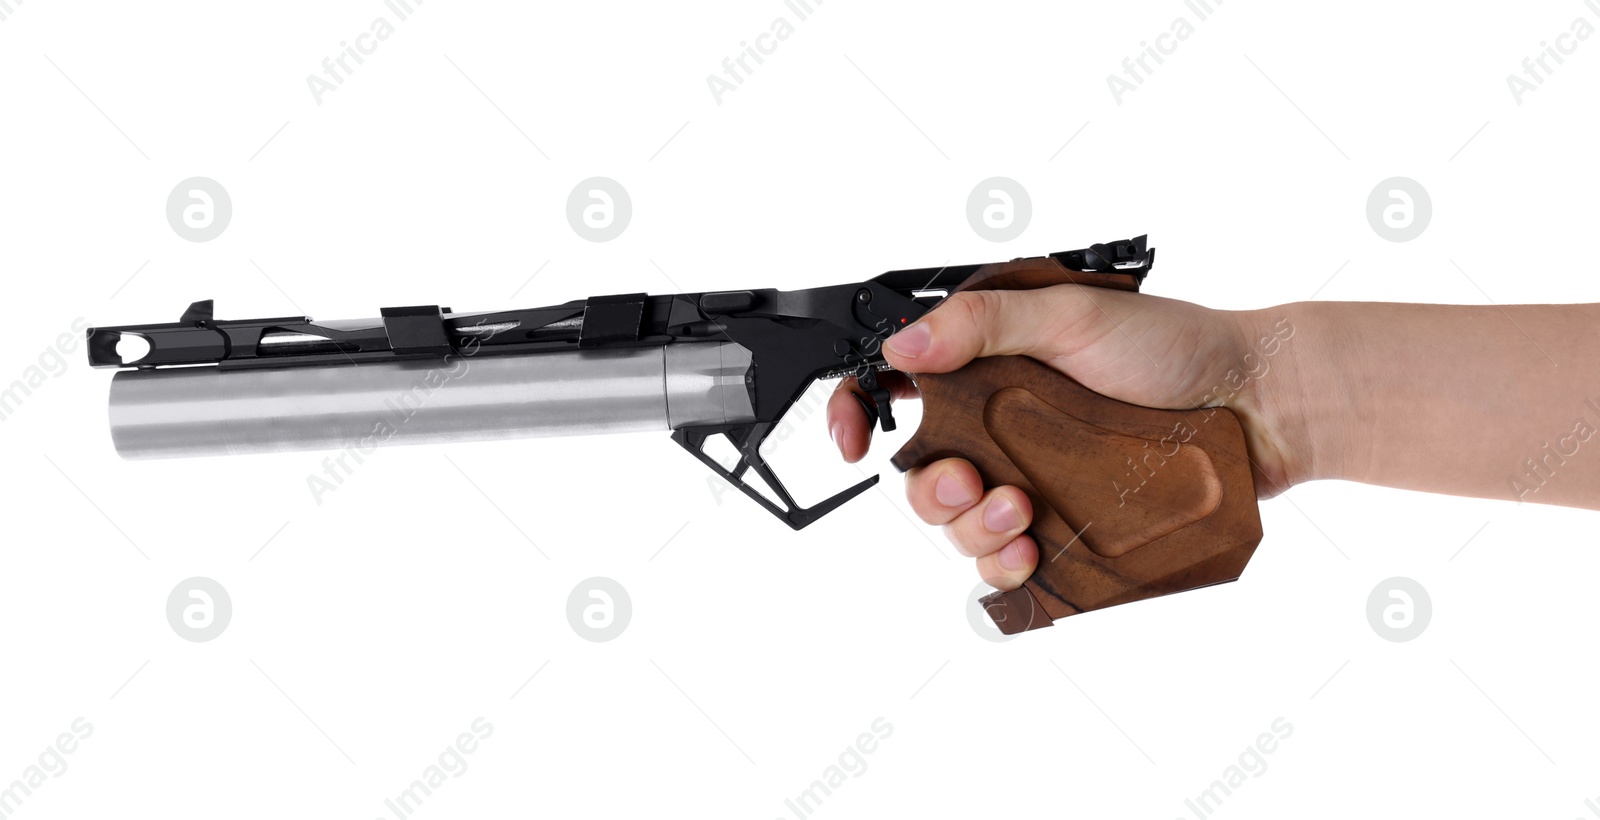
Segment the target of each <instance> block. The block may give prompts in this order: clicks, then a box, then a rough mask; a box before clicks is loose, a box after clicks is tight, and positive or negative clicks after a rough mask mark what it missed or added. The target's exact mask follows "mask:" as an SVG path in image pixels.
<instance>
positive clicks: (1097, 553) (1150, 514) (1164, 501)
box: [892, 356, 1261, 634]
mask: <svg viewBox="0 0 1600 820" xmlns="http://www.w3.org/2000/svg"><path fill="white" fill-rule="evenodd" d="M914 379H915V381H916V384H917V388H918V390H919V391H920V392H921V394H922V399H923V404H924V410H923V420H922V424H921V427H920V428H919V429H918V431H917V433H916V435H915V436H913V437H912V439H911V440H910V441H909V442H908V443H907V444H906V445H905V447H904V448H902V449H901V450H900V452H898V453H896V454H895V456H894V458H893V459H892V461H893V464H894V466H895V467H897V468H899V469H901V470H908V469H910V468H912V467H919V466H923V465H926V464H928V463H930V462H932V461H935V460H938V459H941V458H948V457H957V456H958V457H961V458H965V459H967V460H968V461H971V462H972V463H973V465H974V466H976V467H977V469H978V473H979V475H981V476H982V477H983V481H984V485H985V486H991V487H992V486H997V485H1002V484H1009V485H1013V486H1016V487H1018V488H1020V489H1022V490H1023V491H1024V492H1026V493H1027V494H1028V497H1029V499H1030V500H1031V501H1032V502H1033V508H1034V518H1033V524H1032V526H1031V527H1030V528H1029V530H1028V533H1029V534H1030V535H1032V536H1033V538H1034V540H1035V541H1036V542H1037V543H1038V546H1039V565H1038V568H1037V569H1036V570H1035V571H1034V573H1033V575H1032V576H1031V577H1030V578H1029V579H1028V580H1027V582H1026V583H1025V584H1024V585H1023V586H1022V588H1020V589H1017V590H1012V591H1010V592H1002V593H995V594H993V595H990V596H987V597H986V598H984V599H983V603H984V607H985V609H986V610H987V611H988V612H989V615H990V617H991V618H993V619H994V621H995V623H996V625H997V626H999V627H1000V629H1001V631H1002V632H1005V633H1006V634H1014V633H1016V632H1021V631H1024V630H1028V629H1036V628H1039V627H1043V626H1049V625H1050V624H1051V623H1053V622H1054V620H1055V619H1057V618H1063V617H1066V616H1068V615H1075V614H1077V613H1080V612H1087V611H1089V610H1093V609H1100V608H1103V607H1107V606H1113V605H1116V604H1122V603H1128V602H1130V601H1137V600H1142V599H1145V598H1152V597H1155V596H1158V595H1166V594H1169V593H1173V592H1181V591H1184V590H1188V589H1194V588H1196V587H1201V586H1206V585H1210V584H1216V583H1221V582H1224V581H1232V580H1234V579H1236V578H1238V577H1239V574H1240V573H1241V572H1243V570H1244V567H1245V564H1246V563H1247V562H1248V561H1249V560H1250V555H1251V553H1253V552H1254V551H1255V547H1256V544H1258V543H1259V542H1260V540H1261V519H1260V515H1259V513H1258V511H1257V508H1256V496H1255V487H1254V483H1253V481H1252V478H1251V472H1250V462H1249V458H1248V456H1247V454H1246V449H1245V442H1244V432H1243V429H1242V428H1241V427H1240V425H1239V420H1238V418H1237V417H1235V416H1234V415H1233V413H1232V412H1230V411H1229V410H1227V409H1223V408H1201V409H1196V410H1181V411H1177V410H1155V409H1151V408H1148V407H1139V406H1137V405H1132V404H1126V403H1124V402H1120V401H1117V400H1115V399H1110V398H1106V397H1104V396H1101V395H1099V394H1097V393H1094V392H1093V391H1091V390H1089V389H1088V388H1085V387H1083V386H1082V385H1080V384H1078V383H1077V382H1075V381H1073V380H1072V379H1069V378H1067V377H1066V376H1064V375H1062V374H1061V373H1059V372H1057V371H1055V370H1053V369H1051V368H1049V367H1046V366H1045V365H1043V364H1040V363H1039V362H1037V361H1034V360H1033V359H1029V358H1026V357H1022V356H1000V357H992V358H983V359H975V360H973V361H972V362H971V363H969V364H968V365H966V366H965V367H963V368H961V369H960V370H958V371H956V372H954V373H945V374H936V375H935V374H921V375H915V376H914Z"/></svg>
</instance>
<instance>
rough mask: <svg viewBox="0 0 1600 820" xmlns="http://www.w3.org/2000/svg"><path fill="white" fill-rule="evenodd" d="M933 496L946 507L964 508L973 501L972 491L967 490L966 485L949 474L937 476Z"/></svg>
mask: <svg viewBox="0 0 1600 820" xmlns="http://www.w3.org/2000/svg"><path fill="white" fill-rule="evenodd" d="M933 496H934V498H937V499H939V503H940V504H943V505H945V506H946V507H965V506H967V505H968V504H971V503H972V502H973V500H974V497H973V495H972V491H971V490H969V489H967V485H965V484H962V483H961V479H958V478H956V477H955V476H953V475H950V474H949V473H946V474H944V475H942V476H939V480H938V481H937V482H934V485H933Z"/></svg>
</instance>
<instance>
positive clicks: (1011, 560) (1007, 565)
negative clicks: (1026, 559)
mask: <svg viewBox="0 0 1600 820" xmlns="http://www.w3.org/2000/svg"><path fill="white" fill-rule="evenodd" d="M1000 566H1001V568H1003V569H1007V570H1010V571H1012V572H1016V571H1017V570H1019V569H1022V568H1023V567H1025V566H1027V565H1026V564H1025V563H1023V561H1022V545H1021V544H1019V543H1017V542H1016V541H1012V542H1011V543H1009V544H1007V545H1005V547H1003V548H1001V550H1000Z"/></svg>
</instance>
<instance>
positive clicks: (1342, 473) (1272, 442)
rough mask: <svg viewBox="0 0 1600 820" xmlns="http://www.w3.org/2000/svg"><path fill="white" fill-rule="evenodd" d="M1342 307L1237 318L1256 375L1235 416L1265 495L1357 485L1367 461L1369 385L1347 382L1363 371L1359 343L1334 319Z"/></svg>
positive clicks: (1303, 307)
mask: <svg viewBox="0 0 1600 820" xmlns="http://www.w3.org/2000/svg"><path fill="white" fill-rule="evenodd" d="M1339 307H1340V306H1339V305H1338V304H1337V303H1323V302H1296V303H1292V304H1287V305H1278V306H1276V307H1270V308H1264V309H1261V310H1252V311H1241V312H1240V313H1238V314H1236V318H1237V320H1238V321H1239V324H1240V326H1241V327H1242V328H1244V334H1245V336H1244V338H1245V339H1246V340H1247V348H1246V354H1245V356H1246V363H1247V365H1248V366H1249V371H1250V372H1252V373H1254V374H1255V375H1254V377H1253V378H1251V379H1250V382H1249V385H1248V386H1247V387H1246V388H1245V389H1243V390H1241V391H1240V400H1239V410H1240V414H1241V417H1242V418H1241V420H1242V421H1244V423H1245V428H1246V430H1245V436H1246V440H1247V442H1248V444H1249V446H1250V452H1251V458H1252V459H1254V460H1255V461H1256V462H1257V465H1258V466H1257V482H1258V489H1260V490H1262V495H1263V497H1265V496H1268V495H1275V494H1277V493H1279V492H1282V491H1284V490H1286V489H1288V488H1289V487H1292V486H1294V485H1296V484H1302V483H1305V482H1307V481H1313V480H1316V479H1322V478H1341V479H1353V480H1360V477H1361V476H1362V475H1363V474H1364V470H1365V464H1366V462H1367V461H1369V460H1370V459H1369V456H1370V448H1368V447H1366V446H1365V445H1364V443H1363V442H1364V441H1365V439H1366V434H1367V431H1369V430H1370V427H1371V421H1372V420H1371V419H1370V418H1368V416H1370V412H1369V409H1370V408H1369V407H1368V404H1369V402H1368V398H1369V397H1368V395H1367V392H1366V391H1368V390H1369V389H1370V387H1371V386H1370V385H1363V384H1356V383H1352V382H1351V381H1350V378H1349V377H1350V374H1352V373H1357V372H1360V367H1359V366H1358V365H1359V360H1360V359H1361V357H1362V356H1363V353H1362V345H1361V341H1362V340H1361V339H1360V335H1359V333H1356V332H1353V330H1352V329H1351V326H1350V324H1349V323H1347V322H1341V321H1340V320H1339V317H1337V316H1335V315H1333V314H1335V313H1337V312H1338V310H1339ZM1252 357H1253V358H1252ZM1330 399H1331V400H1330Z"/></svg>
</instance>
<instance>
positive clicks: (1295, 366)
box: [1245, 302, 1600, 508]
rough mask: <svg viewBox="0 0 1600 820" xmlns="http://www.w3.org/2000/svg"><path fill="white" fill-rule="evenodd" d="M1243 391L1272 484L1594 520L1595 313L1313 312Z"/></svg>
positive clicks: (1531, 309)
mask: <svg viewBox="0 0 1600 820" xmlns="http://www.w3.org/2000/svg"><path fill="white" fill-rule="evenodd" d="M1245 316H1246V319H1245V323H1246V325H1247V326H1255V327H1270V326H1271V325H1273V324H1274V323H1279V322H1281V321H1282V320H1283V319H1284V318H1287V319H1288V321H1289V322H1290V323H1291V324H1292V325H1293V327H1294V329H1295V330H1294V335H1293V337H1292V338H1291V339H1289V340H1288V341H1287V342H1286V343H1285V344H1284V349H1283V350H1282V351H1281V352H1280V353H1279V354H1278V355H1276V356H1274V357H1273V360H1272V362H1271V365H1272V366H1271V368H1270V369H1269V370H1268V372H1266V373H1265V374H1264V375H1262V376H1261V378H1259V379H1257V380H1256V382H1255V384H1254V385H1253V388H1254V389H1253V392H1252V394H1251V396H1250V397H1249V398H1250V404H1251V410H1252V411H1253V412H1254V413H1255V414H1256V415H1257V417H1258V419H1259V422H1260V423H1262V424H1264V425H1265V426H1266V428H1267V432H1265V433H1264V434H1262V436H1261V438H1262V439H1263V440H1264V441H1265V442H1266V445H1267V446H1273V447H1277V448H1278V449H1279V451H1280V452H1279V453H1278V454H1277V455H1278V460H1279V461H1280V463H1281V465H1282V475H1281V476H1279V479H1280V480H1282V481H1283V482H1284V483H1286V484H1297V483H1301V482H1304V481H1309V480H1313V479H1318V478H1340V479H1347V480H1351V481H1360V482H1364V483H1369V484H1380V485H1384V486H1389V487H1399V488H1403V489H1411V490H1422V491H1426V492H1440V493H1450V494H1454V495H1465V496H1475V497H1483V498H1500V499H1513V500H1522V501H1529V502H1540V503H1548V504H1563V505H1568V506H1579V507H1589V508H1600V437H1595V432H1596V431H1597V430H1600V305H1511V306H1505V307H1503V308H1501V307H1496V306H1492V305H1491V306H1481V307H1479V306H1458V305H1413V304H1389V303H1354V302H1343V303H1340V302H1310V303H1299V304H1292V305H1285V306H1282V307H1279V308H1273V309H1268V310H1264V311H1252V312H1250V313H1248V314H1245Z"/></svg>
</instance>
